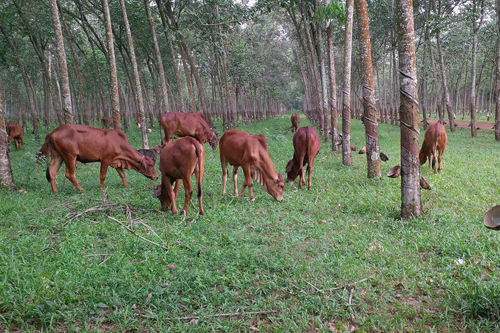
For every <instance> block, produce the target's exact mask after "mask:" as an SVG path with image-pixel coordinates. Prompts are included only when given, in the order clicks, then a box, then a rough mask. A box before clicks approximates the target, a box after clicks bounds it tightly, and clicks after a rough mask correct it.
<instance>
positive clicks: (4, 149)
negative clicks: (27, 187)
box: [0, 90, 16, 190]
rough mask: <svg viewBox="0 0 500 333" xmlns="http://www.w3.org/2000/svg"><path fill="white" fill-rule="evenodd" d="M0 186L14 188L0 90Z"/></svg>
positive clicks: (0, 92)
mask: <svg viewBox="0 0 500 333" xmlns="http://www.w3.org/2000/svg"><path fill="white" fill-rule="evenodd" d="M0 187H3V188H7V189H9V190H15V189H16V186H15V185H14V181H13V180H12V169H11V167H10V159H9V143H8V136H7V130H6V128H5V109H4V102H3V97H2V91H1V90H0Z"/></svg>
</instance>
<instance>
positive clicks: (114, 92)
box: [102, 0, 122, 130]
mask: <svg viewBox="0 0 500 333" xmlns="http://www.w3.org/2000/svg"><path fill="white" fill-rule="evenodd" d="M102 5H103V7H104V17H105V19H106V36H107V41H108V54H109V59H108V60H109V68H110V71H111V109H112V110H113V111H112V114H113V128H114V129H116V130H119V129H121V128H122V124H121V119H120V96H119V93H118V74H117V72H116V59H115V46H114V44H113V30H112V28H111V16H110V14H109V6H108V0H102Z"/></svg>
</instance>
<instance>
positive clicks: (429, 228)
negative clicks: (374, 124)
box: [0, 115, 500, 332]
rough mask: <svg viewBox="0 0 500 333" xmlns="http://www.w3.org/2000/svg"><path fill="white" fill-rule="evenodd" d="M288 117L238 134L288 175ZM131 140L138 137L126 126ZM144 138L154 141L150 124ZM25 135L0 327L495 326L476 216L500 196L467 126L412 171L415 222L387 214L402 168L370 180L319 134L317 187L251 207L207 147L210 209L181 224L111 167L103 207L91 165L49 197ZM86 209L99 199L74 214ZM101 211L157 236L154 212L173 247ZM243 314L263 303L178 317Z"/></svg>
mask: <svg viewBox="0 0 500 333" xmlns="http://www.w3.org/2000/svg"><path fill="white" fill-rule="evenodd" d="M306 124H307V121H306V120H305V119H303V120H302V123H301V125H303V126H304V125H306ZM289 126H290V124H289V115H286V116H284V117H282V118H277V119H272V120H269V121H266V122H263V123H259V124H254V125H249V126H244V127H242V129H243V130H246V131H248V132H252V133H262V134H265V135H266V137H267V139H268V142H269V150H270V154H271V156H272V158H273V161H274V163H275V165H276V167H277V169H278V170H279V171H282V172H283V171H284V168H285V164H286V162H287V161H288V159H290V158H291V156H292V152H293V148H292V144H291V138H292V134H291V133H290V132H289V130H288V128H289ZM379 128H380V141H381V147H382V151H384V152H385V153H386V154H387V155H388V156H389V158H390V160H389V162H386V163H385V164H383V174H385V173H386V172H387V171H388V169H389V168H390V167H392V166H393V165H395V164H399V146H398V145H399V128H398V127H395V126H390V125H381V126H380V127H379ZM127 136H128V137H129V138H130V141H131V143H133V144H134V145H135V146H136V147H139V146H140V144H139V142H140V136H139V132H138V130H137V129H133V130H131V131H129V132H128V133H127ZM352 137H353V143H355V144H356V146H358V149H359V147H361V146H362V145H363V142H364V135H363V130H362V126H361V123H360V122H359V121H356V120H353V124H352ZM422 137H423V133H422ZM150 140H151V141H154V142H158V141H159V135H158V133H157V132H155V133H153V134H151V135H150ZM26 142H27V146H26V149H25V150H22V151H19V152H17V151H13V152H12V153H11V159H12V164H13V165H12V167H13V171H14V177H15V181H16V184H17V186H18V187H19V188H21V189H24V190H26V191H27V194H24V195H18V194H14V193H10V192H7V191H3V190H0V202H1V205H0V216H1V221H0V328H1V329H7V330H14V329H16V328H17V329H21V330H23V331H26V330H36V329H42V330H46V331H52V330H65V331H66V330H72V331H77V330H83V331H89V330H107V331H108V330H114V331H124V330H133V329H138V330H140V331H143V330H150V331H160V330H161V331H192V332H200V331H215V330H217V331H249V330H253V331H257V330H260V331H261V332H262V331H274V330H278V331H283V332H291V331H306V330H321V331H328V330H339V331H345V330H350V329H352V328H357V327H359V328H360V329H362V330H368V331H375V330H377V331H380V330H381V331H409V330H434V331H445V330H452V331H456V330H470V331H480V330H481V331H492V330H497V331H498V330H500V327H499V324H498V323H499V320H500V289H499V285H498V284H497V283H498V282H499V281H500V280H499V275H500V266H499V265H500V254H499V237H500V234H499V233H496V232H494V231H490V230H487V229H485V228H484V227H483V226H482V222H481V221H482V216H483V214H484V212H485V211H486V210H487V209H488V208H489V207H491V206H493V205H496V204H499V201H500V200H499V199H498V198H499V192H500V191H499V188H500V186H499V185H500V181H499V178H498V165H499V163H500V155H499V154H497V151H498V143H496V142H495V141H494V139H493V132H492V131H488V132H486V131H480V132H479V137H478V138H475V139H471V138H470V133H469V131H468V130H467V129H459V130H457V132H456V133H453V134H450V133H449V144H448V147H447V148H448V149H447V151H446V152H445V155H444V167H445V169H444V171H443V172H441V173H440V174H439V175H433V174H432V173H431V171H430V169H429V168H428V167H427V165H426V166H425V167H424V168H422V173H423V175H424V176H425V177H426V178H427V180H428V181H429V183H430V184H431V186H432V190H431V191H424V192H422V201H423V206H424V209H425V216H424V217H422V218H421V219H417V220H413V221H400V220H398V219H397V216H398V213H399V208H400V189H399V186H400V184H399V181H400V180H399V179H390V178H387V177H385V176H384V177H382V178H380V179H366V155H358V154H357V153H355V154H354V155H353V166H352V167H351V168H346V167H343V166H342V163H341V158H340V156H332V155H331V154H330V152H329V147H328V145H327V144H323V148H322V150H321V152H320V154H319V156H318V158H317V160H316V166H315V170H314V175H313V188H312V189H311V190H310V191H308V190H307V189H302V190H300V191H299V190H298V188H297V184H295V185H294V186H288V185H287V187H286V188H285V198H284V200H283V202H281V203H278V202H276V201H274V200H273V199H272V198H271V196H269V195H268V194H267V193H265V192H264V190H263V189H262V187H260V186H258V185H257V186H255V187H256V195H257V199H256V200H255V202H250V201H249V200H248V198H245V199H243V200H239V199H236V198H234V197H233V196H232V195H227V196H226V197H222V196H221V190H222V184H221V183H222V182H221V170H220V162H219V157H218V153H219V152H218V151H212V150H211V149H210V148H209V147H208V146H207V157H206V163H205V166H206V169H205V173H206V175H205V178H204V184H203V185H204V191H205V196H204V205H205V211H206V216H204V217H199V216H197V214H196V210H195V209H194V208H193V207H192V206H191V207H190V210H189V212H188V216H187V219H186V220H185V221H182V220H181V218H180V217H178V216H176V217H173V216H171V214H170V213H163V212H159V211H157V209H159V207H160V203H159V201H158V200H156V199H153V198H152V197H151V194H152V192H153V190H154V187H155V185H156V183H155V182H153V181H151V180H149V179H146V178H145V177H143V176H142V175H140V174H138V173H136V172H133V171H129V172H128V173H127V179H128V181H129V184H130V189H128V190H127V189H125V188H124V187H123V186H122V184H121V180H120V178H119V177H118V175H117V174H116V172H114V170H112V169H111V170H110V171H109V173H108V178H107V180H106V186H107V188H108V192H107V196H108V198H109V202H107V201H106V199H105V197H104V195H103V192H101V191H100V190H99V169H98V168H99V164H97V163H95V164H88V165H80V166H79V167H78V171H77V179H78V180H79V181H80V184H81V185H82V186H83V187H84V189H85V190H86V192H85V193H84V194H80V193H78V192H77V191H76V190H75V188H74V187H73V185H71V183H70V182H69V181H68V180H66V178H65V177H64V171H63V170H61V171H60V172H59V175H58V178H57V183H58V187H59V191H60V193H59V194H57V195H53V194H52V193H51V191H50V186H49V184H48V183H47V181H46V180H45V165H41V164H37V162H36V159H35V152H36V151H38V149H39V148H40V146H41V142H35V141H34V139H33V137H32V136H28V137H27V139H26ZM240 173H241V170H240ZM242 178H243V177H242V175H241V174H240V177H239V180H240V182H241V180H242ZM228 185H229V188H232V181H231V180H230V181H229V183H228ZM239 186H241V183H240V185H239ZM181 194H182V193H181ZM183 200H184V198H183V195H181V199H180V200H179V205H182V203H183ZM97 206H106V207H108V208H106V210H100V211H89V212H87V213H85V214H83V215H81V216H79V217H76V218H73V217H75V214H77V213H81V212H83V211H85V210H87V209H89V208H92V207H97ZM127 206H128V207H129V210H127V208H126V207H127ZM106 215H109V216H112V217H115V218H116V219H118V220H120V221H125V223H126V224H129V223H130V225H131V226H132V228H134V230H137V231H138V232H141V234H143V235H145V236H147V237H148V238H149V239H152V240H157V239H156V238H155V236H154V235H152V234H151V232H149V234H148V232H147V230H146V229H145V228H144V226H143V225H141V224H140V223H139V221H143V222H145V223H147V224H148V225H150V226H151V227H152V228H153V229H154V230H156V232H157V233H159V234H160V235H162V237H163V231H164V222H163V220H164V219H165V221H166V230H167V233H168V245H169V248H170V250H169V252H168V253H167V252H165V251H163V250H162V249H160V248H158V247H155V246H153V245H151V244H148V243H146V242H144V241H142V240H140V239H139V238H138V237H136V236H134V235H133V234H131V233H129V232H127V231H126V230H125V229H123V228H122V227H121V226H120V225H118V224H117V223H115V222H114V221H112V220H111V219H109V218H108V217H106ZM128 215H129V216H130V218H131V220H132V222H127V221H129V217H128ZM72 218H73V219H72ZM96 254H106V255H105V256H102V255H99V256H96ZM108 255H109V256H108ZM252 311H274V312H273V313H267V314H260V315H257V314H254V315H247V316H239V317H237V316H235V317H205V318H200V319H187V320H183V319H175V318H177V317H184V316H205V315H216V314H221V313H232V312H252Z"/></svg>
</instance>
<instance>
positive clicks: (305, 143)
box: [286, 127, 321, 189]
mask: <svg viewBox="0 0 500 333" xmlns="http://www.w3.org/2000/svg"><path fill="white" fill-rule="evenodd" d="M293 148H294V153H293V158H292V159H291V160H290V161H288V163H287V165H286V175H287V181H288V182H290V183H293V182H294V181H295V179H296V178H297V177H298V176H300V179H299V188H302V184H305V183H306V179H305V177H304V174H305V172H304V166H305V165H306V164H307V174H308V176H309V177H308V181H307V188H308V189H311V181H312V171H313V166H314V159H315V158H316V155H318V153H319V150H320V149H321V144H320V140H319V137H318V134H317V133H316V130H315V129H314V128H312V127H302V128H300V129H299V130H298V131H297V133H295V135H294V136H293Z"/></svg>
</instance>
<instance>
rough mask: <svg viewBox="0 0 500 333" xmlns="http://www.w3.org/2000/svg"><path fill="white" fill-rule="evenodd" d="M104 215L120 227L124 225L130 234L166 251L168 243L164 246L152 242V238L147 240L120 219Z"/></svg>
mask: <svg viewBox="0 0 500 333" xmlns="http://www.w3.org/2000/svg"><path fill="white" fill-rule="evenodd" d="M106 217H107V218H108V219H110V220H112V221H115V222H116V223H118V224H119V225H121V226H122V227H124V228H125V229H127V231H128V232H130V233H131V234H133V235H135V236H137V237H139V238H140V239H142V240H143V241H145V242H146V243H149V244H152V245H155V246H158V247H159V248H161V249H162V250H164V251H166V252H168V250H169V249H168V245H167V246H164V245H162V244H158V243H156V242H153V241H152V240H149V239H147V238H145V237H143V236H141V235H139V234H138V233H137V232H135V231H134V230H133V229H130V228H129V227H128V226H126V225H125V224H123V223H122V222H121V221H119V220H117V219H115V218H114V217H112V216H109V215H106Z"/></svg>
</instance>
